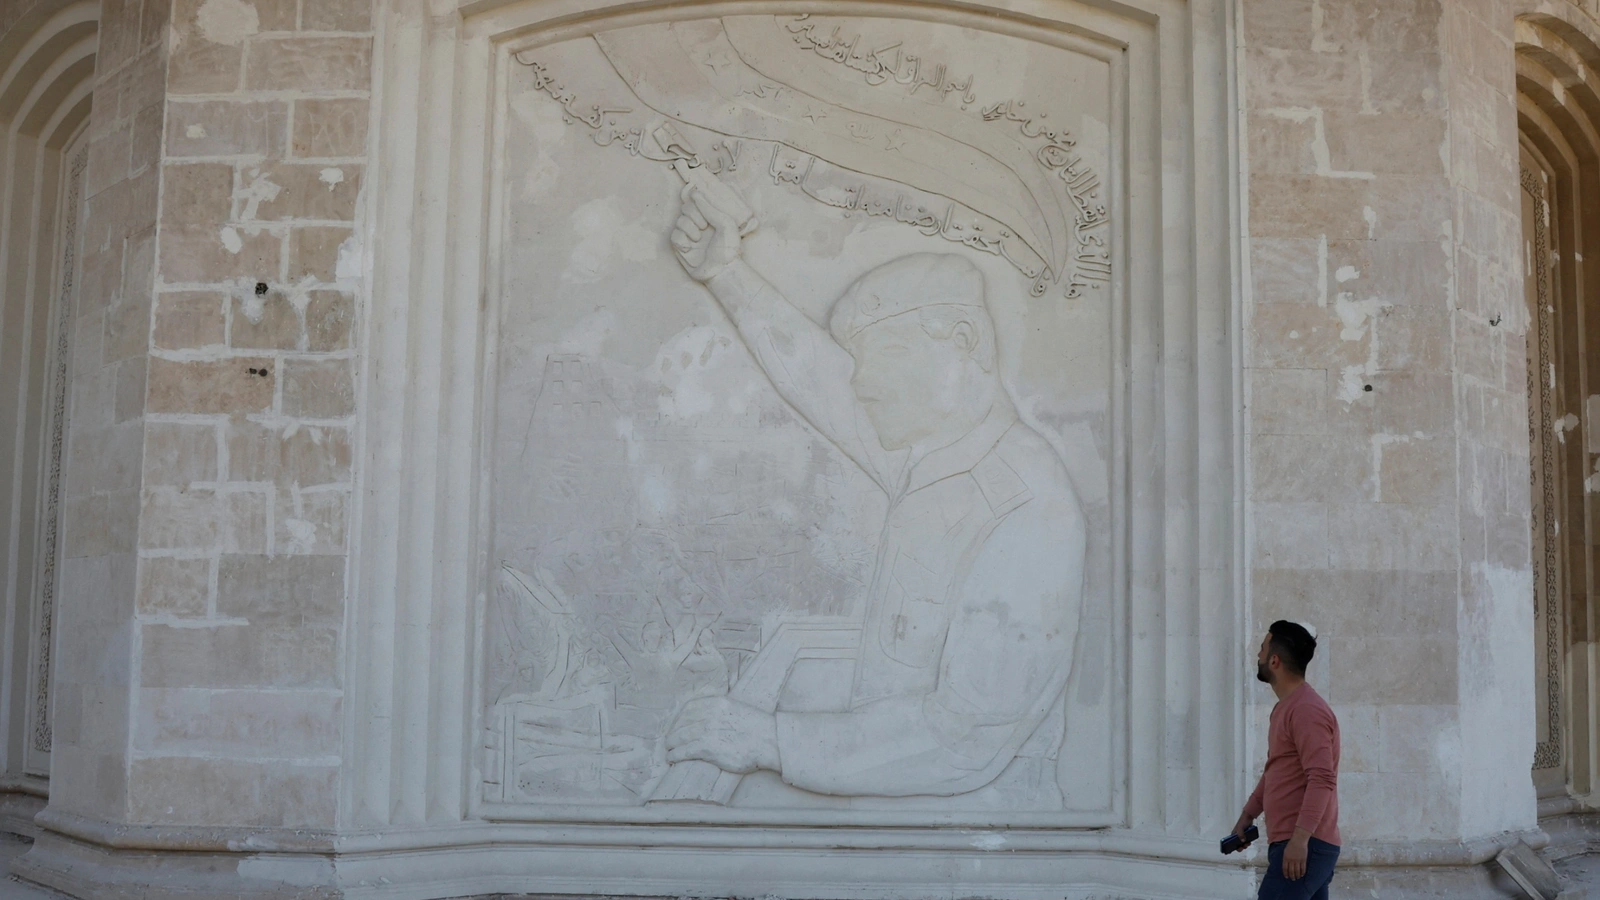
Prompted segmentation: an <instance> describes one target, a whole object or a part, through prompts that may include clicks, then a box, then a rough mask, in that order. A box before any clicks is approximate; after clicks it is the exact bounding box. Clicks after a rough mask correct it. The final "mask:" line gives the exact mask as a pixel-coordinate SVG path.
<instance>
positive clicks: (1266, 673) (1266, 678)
mask: <svg viewBox="0 0 1600 900" xmlns="http://www.w3.org/2000/svg"><path fill="white" fill-rule="evenodd" d="M1256 680H1257V681H1260V682H1263V683H1266V684H1271V683H1272V670H1271V669H1269V668H1267V667H1266V665H1265V664H1263V663H1256Z"/></svg>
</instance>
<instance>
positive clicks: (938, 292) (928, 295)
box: [828, 253, 989, 343]
mask: <svg viewBox="0 0 1600 900" xmlns="http://www.w3.org/2000/svg"><path fill="white" fill-rule="evenodd" d="M930 307H964V308H965V309H966V310H969V311H971V312H972V313H973V314H975V315H981V316H982V317H983V318H984V319H986V320H987V319H988V314H989V310H988V307H987V306H986V305H985V302H984V285H983V272H981V271H979V269H978V267H977V266H976V265H974V264H973V263H972V261H971V260H969V259H967V258H965V257H962V256H958V255H956V254H954V253H913V254H911V255H910V256H902V257H900V258H899V259H896V260H894V261H893V262H888V263H884V264H883V265H881V266H879V267H877V268H876V269H873V270H872V271H870V272H868V273H867V274H865V275H863V276H861V277H860V278H858V279H856V282H855V284H852V285H850V287H849V289H848V290H846V291H845V292H844V295H843V296H842V297H840V298H839V302H837V303H835V304H834V305H833V314H832V315H831V316H829V318H828V330H829V331H830V332H832V333H833V337H834V339H835V340H837V341H839V342H840V343H849V342H850V340H852V339H853V338H854V337H855V336H856V335H858V334H860V333H861V331H862V329H864V328H866V327H867V326H869V325H873V324H876V323H878V322H882V321H883V320H884V319H890V318H893V317H895V316H898V315H902V314H904V313H908V312H913V311H915V310H920V309H927V308H930Z"/></svg>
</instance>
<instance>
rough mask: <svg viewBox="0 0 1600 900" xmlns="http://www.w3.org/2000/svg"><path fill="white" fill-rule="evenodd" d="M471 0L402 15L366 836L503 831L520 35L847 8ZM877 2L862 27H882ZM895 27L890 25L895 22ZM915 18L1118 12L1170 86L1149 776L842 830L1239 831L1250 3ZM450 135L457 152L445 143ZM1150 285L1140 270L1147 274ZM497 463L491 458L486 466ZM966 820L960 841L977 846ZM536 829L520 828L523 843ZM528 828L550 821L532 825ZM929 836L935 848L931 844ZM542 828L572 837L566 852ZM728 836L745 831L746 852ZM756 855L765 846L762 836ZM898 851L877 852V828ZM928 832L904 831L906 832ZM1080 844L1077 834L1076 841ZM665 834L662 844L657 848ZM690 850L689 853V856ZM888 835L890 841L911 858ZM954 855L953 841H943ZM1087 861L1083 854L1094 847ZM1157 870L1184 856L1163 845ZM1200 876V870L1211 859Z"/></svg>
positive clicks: (1147, 219) (380, 196) (1145, 463)
mask: <svg viewBox="0 0 1600 900" xmlns="http://www.w3.org/2000/svg"><path fill="white" fill-rule="evenodd" d="M452 7H453V5H452V4H451V3H450V2H449V0H432V2H429V0H399V2H396V3H394V4H389V5H386V8H385V10H384V12H383V13H382V14H381V15H380V23H379V32H380V46H382V47H383V50H382V51H381V52H380V59H379V64H378V70H377V71H378V77H377V79H376V84H377V96H376V100H377V103H378V106H377V109H376V111H375V115H374V121H375V122H376V123H377V127H378V133H377V134H376V135H375V136H374V139H373V140H374V146H375V147H377V148H378V150H377V153H378V156H377V158H376V160H375V162H374V169H373V178H372V180H371V181H370V182H369V184H370V185H371V187H370V188H369V190H370V191H371V200H370V202H371V204H372V206H371V210H372V215H371V217H370V221H371V222H372V223H374V224H373V225H372V226H371V228H370V230H369V232H368V235H367V247H368V250H367V265H368V267H369V271H370V273H371V276H372V279H371V283H372V294H371V296H372V300H371V306H370V309H369V313H368V320H367V326H366V327H367V344H366V346H367V347H368V348H369V354H368V357H367V359H366V363H365V371H364V372H363V378H362V394H363V398H362V400H363V403H362V408H363V410H364V415H363V423H362V434H361V441H362V450H361V458H362V466H361V475H360V478H361V481H362V487H361V489H360V490H359V491H358V492H357V501H356V504H357V506H356V510H355V518H354V522H353V527H354V528H355V530H356V533H357V534H359V535H360V537H359V544H358V547H357V550H356V554H355V556H354V559H353V563H352V570H351V576H350V596H351V598H352V599H351V602H350V604H349V605H348V612H347V622H346V625H347V628H346V632H345V633H346V636H347V637H346V654H345V663H344V664H345V667H346V668H345V672H346V677H345V684H346V686H347V692H348V694H347V699H346V704H345V709H346V716H347V718H346V726H347V732H346V733H347V741H346V753H345V758H346V761H347V762H346V777H345V778H343V779H342V780H341V796H340V822H341V827H343V828H351V829H355V830H358V831H361V830H388V829H395V828H417V827H422V826H423V825H425V824H429V825H431V824H441V823H446V822H450V821H463V820H470V819H473V818H477V816H478V810H477V807H476V806H475V805H474V801H473V799H472V797H473V795H474V794H476V793H477V787H476V785H477V781H478V779H477V777H476V775H477V773H476V772H475V771H474V768H475V760H476V759H477V757H478V755H479V750H478V747H477V744H478V743H479V741H478V734H479V732H478V730H477V728H476V724H477V723H476V721H475V719H476V715H477V714H476V712H475V710H476V707H477V705H478V704H477V703H476V702H475V694H474V692H475V690H476V685H477V683H478V681H479V678H478V665H479V663H478V659H477V651H476V648H477V647H478V646H479V643H480V641H481V636H480V634H479V626H478V624H477V622H476V621H475V619H476V617H474V616H469V615H467V614H465V613H466V611H468V610H472V609H474V608H477V607H481V605H482V602H483V599H484V586H485V584H486V578H485V575H486V571H487V566H488V560H487V558H486V557H487V548H486V547H485V546H484V543H483V541H482V540H481V536H482V535H483V533H484V531H483V525H484V522H483V516H484V511H485V510H486V509H487V506H488V504H487V503H486V497H485V490H486V486H485V483H486V480H485V479H484V478H483V477H482V474H483V472H482V465H483V455H482V451H483V447H482V439H483V434H484V430H483V429H484V426H485V422H484V419H485V418H486V416H485V411H486V410H488V409H490V408H492V407H491V404H492V397H491V396H488V395H487V394H486V391H485V389H484V381H483V373H485V372H488V371H492V368H493V366H494V358H493V342H492V340H490V339H489V338H490V337H491V334H490V332H491V330H492V328H493V324H492V323H493V321H494V320H493V318H492V315H493V310H492V306H493V304H492V299H491V298H492V297H493V290H492V288H491V285H489V284H488V283H487V281H486V272H487V271H489V270H488V269H487V268H486V264H485V257H484V253H485V252H486V250H485V248H486V246H487V244H488V232H487V229H488V227H489V223H490V222H491V221H492V216H491V212H492V210H491V203H492V201H493V198H492V197H491V196H489V195H488V192H487V191H486V189H485V185H486V179H485V173H486V172H489V171H491V170H492V167H493V162H494V161H493V158H492V152H491V147H492V144H491V134H492V128H493V127H494V118H493V114H494V113H493V111H494V108H495V107H494V104H493V96H494V94H493V90H494V88H495V85H494V83H493V82H492V80H491V79H492V77H495V76H494V73H495V72H496V68H495V67H496V59H497V56H503V54H504V51H505V48H506V47H508V46H510V43H509V42H511V41H517V40H522V39H524V38H526V37H528V36H530V35H533V34H534V33H536V32H542V33H544V34H546V35H549V34H554V33H556V32H555V31H554V30H555V29H562V28H568V29H585V28H593V27H594V23H595V22H597V21H599V20H601V19H606V20H607V21H608V22H616V21H618V18H617V17H619V16H622V15H662V14H667V15H673V16H677V17H683V18H694V17H703V16H706V15H708V14H712V12H713V11H716V12H720V13H722V14H728V13H731V12H741V11H743V12H755V11H770V10H782V11H787V12H804V11H815V12H826V11H829V10H833V11H837V10H839V9H840V8H841V7H840V4H838V3H837V2H835V3H824V2H817V0H807V2H789V3H771V2H721V3H705V2H703V3H689V4H669V3H665V2H658V0H650V2H646V3H633V4H625V5H624V4H615V3H604V2H600V0H480V2H474V3H469V4H467V5H465V6H463V7H461V8H460V9H459V10H458V9H455V8H452ZM867 8H868V4H866V3H861V4H850V5H849V7H848V9H849V10H850V12H851V14H854V15H862V14H870V13H867V12H866V10H867ZM874 8H876V5H874ZM882 8H883V9H884V10H892V13H893V14H894V15H898V16H916V15H929V16H968V15H981V16H983V17H985V18H984V20H985V21H986V22H987V23H989V25H988V27H990V28H991V29H993V28H996V27H1017V28H1026V29H1030V30H1032V29H1044V30H1051V29H1054V30H1065V31H1074V30H1076V26H1074V25H1073V24H1072V23H1071V22H1069V21H1063V15H1064V14H1065V13H1066V12H1067V11H1069V10H1072V9H1075V8H1076V9H1082V10H1084V11H1086V12H1092V13H1093V15H1094V16H1097V17H1100V18H1102V19H1117V20H1119V21H1121V22H1123V23H1125V27H1126V28H1127V29H1128V30H1129V31H1130V32H1131V33H1135V35H1136V38H1137V40H1136V46H1135V49H1133V50H1130V51H1127V58H1128V65H1129V66H1130V67H1134V68H1139V67H1142V68H1143V70H1144V71H1145V72H1147V73H1148V74H1149V76H1150V81H1149V83H1150V84H1152V85H1153V92H1152V94H1151V95H1150V96H1149V98H1148V101H1149V102H1148V103H1147V105H1145V106H1144V107H1143V108H1142V112H1141V111H1140V109H1139V108H1138V106H1139V105H1138V104H1130V108H1133V111H1134V112H1138V113H1140V115H1142V118H1140V117H1138V116H1136V117H1135V118H1136V121H1132V122H1130V126H1129V129H1130V132H1129V133H1131V134H1133V135H1135V138H1136V139H1137V140H1138V141H1140V142H1141V146H1145V147H1148V148H1150V151H1151V152H1150V155H1149V156H1148V157H1141V158H1139V159H1137V160H1135V161H1134V162H1133V163H1131V164H1130V166H1129V171H1128V173H1127V175H1128V176H1129V177H1131V178H1133V179H1136V180H1137V183H1139V184H1140V185H1141V186H1144V187H1145V188H1146V189H1145V190H1143V191H1141V192H1139V193H1138V195H1137V199H1138V202H1139V203H1141V204H1142V205H1141V206H1140V207H1139V210H1140V212H1139V213H1138V214H1137V215H1138V219H1137V220H1138V221H1139V222H1141V223H1143V226H1142V227H1145V228H1147V229H1148V233H1149V235H1150V237H1151V243H1150V244H1149V245H1148V246H1149V247H1150V248H1151V256H1150V258H1149V259H1148V260H1147V261H1142V263H1141V266H1140V271H1141V272H1142V273H1143V275H1142V277H1144V278H1146V279H1148V281H1147V282H1145V283H1143V284H1141V283H1138V282H1135V283H1134V285H1133V286H1132V290H1130V293H1129V296H1132V297H1136V298H1137V299H1138V301H1139V307H1138V309H1137V310H1134V309H1133V308H1132V307H1133V304H1132V303H1130V304H1128V306H1127V308H1126V311H1125V313H1124V317H1123V320H1122V321H1123V327H1124V328H1125V329H1126V338H1127V348H1128V349H1127V356H1126V359H1125V362H1124V365H1123V367H1122V371H1121V372H1120V373H1119V375H1120V377H1121V378H1123V379H1125V380H1126V381H1125V385H1124V389H1123V390H1122V391H1121V393H1120V396H1121V397H1122V398H1123V399H1122V402H1123V403H1124V408H1123V410H1122V414H1123V415H1124V416H1125V417H1126V418H1125V420H1126V423H1127V426H1128V429H1129V432H1130V434H1131V435H1133V436H1134V437H1133V438H1132V442H1131V443H1130V446H1129V456H1128V471H1129V472H1130V473H1138V475H1137V477H1133V476H1132V475H1131V474H1130V480H1129V482H1128V484H1127V486H1126V495H1125V500H1126V515H1127V516H1128V518H1127V519H1126V521H1125V524H1124V525H1123V526H1122V529H1123V531H1124V534H1123V538H1124V540H1125V541H1126V547H1127V552H1126V558H1127V562H1128V570H1127V571H1128V573H1129V574H1128V575H1127V578H1128V591H1129V593H1128V597H1127V602H1126V605H1125V607H1124V608H1123V610H1122V614H1123V615H1124V616H1125V619H1124V620H1123V627H1124V629H1125V631H1124V635H1123V638H1122V642H1123V645H1124V646H1123V647H1122V648H1121V649H1122V650H1123V651H1124V653H1125V656H1124V659H1125V663H1124V666H1125V668H1124V671H1125V672H1127V691H1126V700H1125V703H1126V710H1127V716H1126V726H1125V728H1124V729H1123V738H1122V739H1123V740H1124V741H1125V745H1124V746H1125V749H1126V753H1125V758H1126V766H1127V772H1126V775H1125V776H1124V780H1123V784H1124V788H1125V795H1124V799H1123V801H1122V803H1121V805H1120V806H1119V808H1118V809H1117V810H1116V815H1115V816H1114V817H1113V819H1112V820H1105V819H1096V820H1093V821H1088V820H1079V821H1077V822H1072V821H1065V820H1063V819H1062V818H1060V817H1057V818H1055V819H1049V818H1042V819H1033V818H1030V817H1028V816H1023V815H1018V816H1010V817H995V816H988V817H983V818H975V819H962V818H957V817H954V816H951V815H949V814H929V815H919V816H918V821H913V820H910V819H906V818H898V819H897V818H895V817H892V816H891V817H882V818H878V817H873V816H864V815H862V814H852V815H850V816H849V824H851V825H854V826H861V827H857V828H851V829H848V830H847V831H846V832H838V833H837V834H838V839H839V840H840V841H842V842H843V843H841V844H840V846H841V847H842V846H846V845H848V846H858V847H861V848H862V849H869V848H880V849H886V848H888V847H890V846H899V847H902V848H904V847H908V846H909V845H906V844H904V843H902V839H903V838H904V839H909V838H908V837H906V836H908V835H912V834H921V835H923V837H920V838H917V841H918V842H919V844H918V845H919V846H926V847H927V848H928V849H933V848H935V847H948V848H949V849H951V850H961V849H963V848H965V849H968V850H970V848H971V846H972V845H971V843H970V839H969V838H967V837H963V834H962V832H961V831H960V830H959V828H960V827H969V828H993V827H1008V828H1022V829H1037V831H1035V832H1033V833H1036V834H1037V835H1038V836H1039V839H1040V840H1043V841H1045V842H1046V843H1050V842H1052V841H1057V840H1061V841H1065V840H1066V838H1067V837H1068V836H1069V835H1070V834H1071V832H1069V831H1063V830H1062V829H1071V828H1086V827H1099V828H1104V827H1107V826H1110V827H1127V828H1137V829H1140V830H1141V831H1142V832H1143V833H1147V834H1157V835H1159V834H1167V835H1170V838H1168V839H1167V840H1168V842H1169V843H1172V842H1176V843H1177V844H1182V845H1183V846H1185V847H1189V846H1190V845H1191V844H1192V845H1193V848H1192V849H1193V852H1194V854H1198V853H1199V852H1200V849H1199V842H1195V841H1193V839H1192V838H1190V837H1189V836H1191V835H1193V834H1194V833H1196V831H1197V830H1199V829H1201V828H1202V827H1205V828H1214V827H1216V825H1217V824H1219V823H1218V821H1217V820H1216V817H1217V815H1218V813H1217V810H1219V809H1223V810H1225V809H1230V808H1232V807H1233V806H1234V805H1235V804H1236V801H1237V797H1236V796H1234V795H1235V794H1238V792H1239V790H1241V789H1242V788H1241V786H1240V785H1239V784H1237V783H1236V782H1237V781H1238V777H1237V776H1236V775H1231V776H1227V777H1221V778H1219V777H1217V773H1218V772H1224V773H1232V772H1236V771H1237V770H1238V769H1239V768H1240V766H1241V764H1242V760H1243V758H1244V753H1243V748H1244V740H1245V739H1244V732H1243V719H1244V711H1243V710H1244V707H1243V699H1242V690H1243V688H1242V686H1241V685H1242V682H1240V684H1235V682H1239V679H1233V678H1226V677H1221V675H1220V673H1226V672H1232V671H1235V670H1236V669H1237V667H1238V666H1239V665H1240V664H1242V663H1241V661H1242V651H1241V650H1240V649H1239V648H1240V647H1241V646H1242V642H1243V640H1244V635H1243V630H1242V629H1243V627H1244V621H1245V617H1244V608H1243V605H1244V602H1245V601H1244V592H1243V590H1242V589H1241V588H1240V582H1239V573H1240V572H1241V571H1242V569H1241V566H1240V563H1239V554H1240V547H1241V545H1242V541H1241V540H1240V538H1239V528H1240V516H1239V513H1238V503H1239V498H1238V491H1237V484H1236V479H1235V472H1236V470H1237V458H1238V450H1239V447H1238V442H1237V441H1238V439H1237V435H1238V431H1237V421H1238V419H1237V417H1238V399H1237V398H1238V377H1239V368H1238V346H1239V337H1238V334H1237V332H1238V322H1239V319H1238V289H1237V272H1238V267H1239V261H1238V260H1239V257H1238V221H1239V199H1238V182H1237V177H1238V167H1237V154H1236V149H1235V148H1236V140H1237V124H1236V118H1235V104H1234V103H1233V97H1232V90H1233V87H1232V85H1233V76H1232V69H1231V56H1230V52H1231V39H1232V32H1231V28H1232V14H1233V7H1232V5H1231V4H1229V3H1226V2H1224V0H1194V2H1187V3H1186V2H1181V0H1140V2H1139V3H1137V4H1132V5H1120V6H1115V7H1106V6H1102V5H1099V4H1093V5H1090V4H1085V5H1083V6H1082V7H1078V6H1077V5H1076V4H1067V3H1061V2H1053V0H1001V2H994V3H985V4H974V3H964V2H955V0H932V2H925V3H917V4H908V3H894V4H884V5H883V6H882ZM444 135H449V136H450V139H449V140H444V139H442V137H441V136H444ZM1130 268H1131V267H1128V266H1124V267H1123V271H1124V272H1127V271H1129V269H1130ZM467 461H470V464H469V463H468V462H467ZM546 812H547V815H546V816H545V818H544V820H543V821H544V822H545V823H546V824H543V825H537V826H536V825H533V824H532V823H530V824H529V825H527V826H525V827H526V828H528V829H530V830H528V831H526V833H527V834H528V835H529V840H530V841H533V842H535V843H542V842H544V841H549V840H551V839H552V838H551V837H550V834H551V832H550V829H551V828H558V829H559V828H560V827H562V826H563V825H566V826H570V827H573V828H580V829H581V828H585V827H592V826H586V825H584V824H583V823H585V822H589V823H593V825H594V826H599V825H612V826H615V827H623V828H627V829H630V831H631V833H635V834H636V835H637V837H636V840H637V841H639V843H640V844H641V845H643V846H650V845H652V842H653V841H654V840H660V839H664V836H665V834H666V833H667V832H665V831H662V830H661V829H663V828H667V829H671V830H672V832H673V833H674V834H683V835H685V836H687V835H688V834H689V833H688V832H683V831H682V830H681V829H682V828H683V826H684V825H687V824H690V822H689V821H682V823H681V824H674V822H675V821H679V820H675V819H672V818H668V817H667V816H664V815H663V816H656V815H654V814H652V815H650V816H649V817H644V816H639V817H634V818H633V819H631V820H629V821H628V822H626V823H625V822H624V821H623V820H622V819H620V818H619V817H618V816H616V815H615V814H614V813H611V812H606V813H604V814H599V815H596V814H594V813H593V811H592V810H574V809H566V808H562V809H551V810H547V811H546ZM733 812H735V813H737V814H736V815H732V816H727V817H718V816H708V815H705V814H700V815H698V816H696V817H694V818H693V819H692V822H693V823H694V824H697V825H700V826H701V828H699V829H696V830H695V832H694V833H696V834H702V833H703V834H704V835H705V837H704V838H703V841H704V842H703V843H702V839H700V838H697V839H695V840H694V841H692V843H695V844H696V845H699V846H704V847H705V848H707V849H711V848H713V847H720V848H724V849H725V848H727V847H728V846H730V845H729V844H728V841H730V840H731V841H734V842H736V843H738V842H750V843H749V845H750V846H752V847H754V846H757V845H759V844H761V843H762V842H763V841H764V840H765V839H764V838H763V837H762V836H761V833H759V832H756V831H750V830H744V831H740V830H738V829H734V830H724V829H723V828H722V826H723V825H735V824H743V825H763V824H764V825H771V826H774V827H784V826H786V827H790V828H801V829H809V828H812V827H816V826H823V825H830V824H832V825H837V824H839V823H838V822H824V821H822V820H817V821H806V820H805V818H804V817H801V816H796V815H794V814H793V813H792V812H790V811H787V810H784V811H761V812H760V814H759V815H748V814H744V813H738V811H733ZM951 826H956V829H955V830H951ZM506 827H513V826H506ZM515 827H523V826H515ZM929 829H932V830H931V831H930V830H929ZM537 835H545V837H543V838H539V837H537ZM719 835H720V836H719ZM736 835H746V836H745V837H736ZM874 835H876V836H874ZM891 835H900V836H901V837H891ZM1053 835H1054V836H1058V837H1052V836H1053ZM652 836H654V837H652ZM674 840H677V839H674ZM885 841H887V842H888V843H887V844H886V843H885ZM927 841H932V843H931V844H927V843H926V842H927ZM1070 846H1072V842H1070V841H1067V842H1066V843H1063V844H1062V845H1061V847H1062V850H1063V851H1066V850H1068V849H1069V847H1070ZM1151 855H1152V856H1159V855H1162V854H1161V852H1160V851H1157V850H1155V849H1152V851H1151ZM1182 855H1186V856H1190V858H1198V856H1192V855H1190V854H1189V853H1188V851H1185V852H1184V854H1182Z"/></svg>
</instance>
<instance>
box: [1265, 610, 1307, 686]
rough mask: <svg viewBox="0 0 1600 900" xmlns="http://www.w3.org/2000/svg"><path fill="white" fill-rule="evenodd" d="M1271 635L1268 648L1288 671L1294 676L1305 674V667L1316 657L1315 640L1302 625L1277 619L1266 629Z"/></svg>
mask: <svg viewBox="0 0 1600 900" xmlns="http://www.w3.org/2000/svg"><path fill="white" fill-rule="evenodd" d="M1267 633H1269V634H1271V635H1272V641H1271V644H1270V647H1271V649H1272V652H1273V653H1276V654H1277V655H1278V658H1279V659H1281V660H1283V664H1284V665H1285V666H1287V667H1288V668H1289V671H1291V672H1293V673H1295V674H1296V675H1304V674H1306V666H1308V665H1310V664H1311V657H1313V656H1316V655H1317V639H1316V638H1314V637H1312V636H1311V632H1309V631H1307V630H1306V629H1305V626H1304V625H1300V624H1298V623H1295V622H1290V621H1289V620H1287V619H1279V620H1278V621H1276V622H1273V623H1272V627H1270V628H1268V629H1267Z"/></svg>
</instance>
